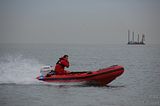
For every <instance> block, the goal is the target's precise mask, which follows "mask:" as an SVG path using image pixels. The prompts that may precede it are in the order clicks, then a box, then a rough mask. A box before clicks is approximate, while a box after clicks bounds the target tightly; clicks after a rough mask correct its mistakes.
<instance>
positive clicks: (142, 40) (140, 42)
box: [127, 30, 145, 45]
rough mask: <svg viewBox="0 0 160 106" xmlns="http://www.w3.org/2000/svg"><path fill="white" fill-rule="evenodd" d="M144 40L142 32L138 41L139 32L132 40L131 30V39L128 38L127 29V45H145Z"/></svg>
mask: <svg viewBox="0 0 160 106" xmlns="http://www.w3.org/2000/svg"><path fill="white" fill-rule="evenodd" d="M144 41H145V35H144V34H142V39H141V41H139V34H138V38H137V41H134V32H132V40H130V30H128V43H127V44H128V45H145V43H144Z"/></svg>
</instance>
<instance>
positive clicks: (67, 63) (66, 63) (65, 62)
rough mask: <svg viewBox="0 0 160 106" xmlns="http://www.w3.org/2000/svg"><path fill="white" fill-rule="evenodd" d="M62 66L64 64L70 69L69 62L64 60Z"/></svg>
mask: <svg viewBox="0 0 160 106" xmlns="http://www.w3.org/2000/svg"><path fill="white" fill-rule="evenodd" d="M61 64H63V65H64V66H65V67H67V68H68V67H69V61H67V60H62V61H61Z"/></svg>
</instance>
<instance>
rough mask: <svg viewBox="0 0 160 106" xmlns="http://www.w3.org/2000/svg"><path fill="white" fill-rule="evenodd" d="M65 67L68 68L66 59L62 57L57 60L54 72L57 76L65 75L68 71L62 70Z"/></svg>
mask: <svg viewBox="0 0 160 106" xmlns="http://www.w3.org/2000/svg"><path fill="white" fill-rule="evenodd" d="M65 67H67V68H68V67H69V61H68V59H66V58H64V57H62V58H60V59H59V61H58V62H57V64H56V66H55V72H56V74H57V75H64V74H67V73H68V71H66V70H64V68H65Z"/></svg>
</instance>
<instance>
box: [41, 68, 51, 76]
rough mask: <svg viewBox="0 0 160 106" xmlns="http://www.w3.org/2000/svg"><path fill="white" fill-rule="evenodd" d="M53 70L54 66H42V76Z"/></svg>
mask: <svg viewBox="0 0 160 106" xmlns="http://www.w3.org/2000/svg"><path fill="white" fill-rule="evenodd" d="M52 70H53V67H52V66H42V67H41V69H40V74H41V75H40V76H43V77H44V76H46V75H47V74H49V73H50V72H51V71H52Z"/></svg>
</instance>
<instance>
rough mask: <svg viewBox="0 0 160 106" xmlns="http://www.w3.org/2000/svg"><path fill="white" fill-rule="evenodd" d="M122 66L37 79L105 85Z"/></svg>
mask: <svg viewBox="0 0 160 106" xmlns="http://www.w3.org/2000/svg"><path fill="white" fill-rule="evenodd" d="M123 72H124V68H123V67H122V66H119V65H114V66H110V67H108V68H103V69H99V70H97V71H88V72H71V73H70V74H67V75H51V76H49V77H42V76H38V77H37V79H38V80H42V81H46V82H85V83H87V84H94V85H106V84H108V83H110V82H111V81H113V80H114V79H115V78H117V77H118V76H120V75H121V74H122V73H123Z"/></svg>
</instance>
